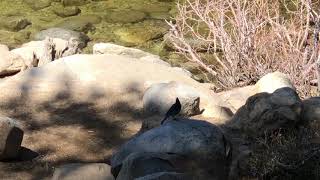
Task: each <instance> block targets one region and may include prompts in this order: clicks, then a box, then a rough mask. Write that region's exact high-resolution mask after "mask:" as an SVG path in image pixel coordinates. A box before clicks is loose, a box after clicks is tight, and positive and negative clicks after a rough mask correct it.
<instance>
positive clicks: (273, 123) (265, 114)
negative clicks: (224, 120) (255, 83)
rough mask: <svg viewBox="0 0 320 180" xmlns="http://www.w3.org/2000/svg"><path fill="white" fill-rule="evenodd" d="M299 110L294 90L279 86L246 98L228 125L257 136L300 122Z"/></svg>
mask: <svg viewBox="0 0 320 180" xmlns="http://www.w3.org/2000/svg"><path fill="white" fill-rule="evenodd" d="M301 110H302V103H301V100H300V98H299V96H298V94H297V93H296V92H295V90H293V89H291V88H288V87H286V88H281V89H278V90H276V91H275V92H274V93H272V94H270V93H259V94H256V95H254V96H251V97H250V98H248V100H247V101H246V104H245V105H244V106H242V107H241V108H240V109H239V110H238V111H237V112H236V114H235V115H234V116H233V118H232V119H231V121H230V123H229V125H228V126H229V127H231V128H234V129H240V130H241V131H242V132H244V133H246V134H247V135H248V136H250V137H258V136H262V135H264V134H265V133H268V132H272V131H274V130H277V129H286V128H290V127H293V126H295V125H296V124H297V123H300V115H301Z"/></svg>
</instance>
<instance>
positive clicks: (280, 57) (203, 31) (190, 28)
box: [168, 0, 319, 97]
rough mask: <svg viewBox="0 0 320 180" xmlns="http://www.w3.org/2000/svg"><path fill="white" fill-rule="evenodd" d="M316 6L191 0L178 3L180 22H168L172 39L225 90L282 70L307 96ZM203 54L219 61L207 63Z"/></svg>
mask: <svg viewBox="0 0 320 180" xmlns="http://www.w3.org/2000/svg"><path fill="white" fill-rule="evenodd" d="M315 6H316V5H315V4H314V3H311V1H310V0H291V1H290V0H279V1H274V0H273V1H271V0H257V1H255V0H214V1H211V0H186V1H185V2H183V3H182V2H181V3H179V4H178V12H179V13H178V15H177V16H176V18H175V22H174V23H173V22H168V23H169V25H170V27H171V31H170V35H169V37H170V39H171V42H172V43H173V45H174V46H175V48H176V49H177V50H178V51H179V52H180V53H182V54H184V55H185V57H186V58H188V59H189V60H190V61H193V62H196V63H198V64H199V65H200V66H201V67H202V68H203V69H205V70H206V71H208V72H209V73H211V74H212V75H214V76H215V77H216V78H217V84H218V86H219V87H220V88H222V89H229V88H233V87H237V86H244V85H248V84H253V83H254V82H256V81H257V80H258V79H259V78H260V77H261V76H263V75H265V74H266V73H268V72H273V71H276V70H277V71H281V72H283V73H286V74H289V76H290V78H291V79H292V81H293V82H294V84H295V85H296V87H297V89H298V91H299V93H300V95H301V96H303V97H306V96H310V92H311V82H312V81H314V80H316V79H317V73H316V67H317V66H316V65H317V63H316V62H317V60H318V57H319V52H318V39H319V38H318V33H319V32H318V31H319V28H318V27H317V26H318V24H319V19H318V14H317V12H316V11H315V9H316V8H315ZM312 23H313V24H312ZM314 23H315V24H314ZM315 27H316V28H315ZM190 39H191V40H190ZM194 42H196V43H194ZM199 44H200V45H199ZM200 52H201V53H203V52H206V53H207V54H209V55H210V56H212V57H213V58H215V60H216V62H217V64H214V65H213V64H208V63H206V61H205V59H203V58H202V56H201V53H200Z"/></svg>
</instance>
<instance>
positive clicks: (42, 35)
mask: <svg viewBox="0 0 320 180" xmlns="http://www.w3.org/2000/svg"><path fill="white" fill-rule="evenodd" d="M46 37H50V38H60V39H64V40H66V41H69V40H70V39H71V38H72V39H74V40H76V41H78V42H79V47H80V48H84V47H85V46H86V45H87V42H88V41H89V37H88V36H87V35H85V34H83V33H80V32H76V31H72V30H68V29H63V28H49V29H46V30H43V31H40V32H39V33H37V34H36V35H35V37H34V39H35V40H38V41H42V40H44V39H46Z"/></svg>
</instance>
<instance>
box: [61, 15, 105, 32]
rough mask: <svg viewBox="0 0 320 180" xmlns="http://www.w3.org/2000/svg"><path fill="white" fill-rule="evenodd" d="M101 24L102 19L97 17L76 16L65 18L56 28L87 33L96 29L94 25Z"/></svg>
mask: <svg viewBox="0 0 320 180" xmlns="http://www.w3.org/2000/svg"><path fill="white" fill-rule="evenodd" d="M100 22H101V18H100V16H97V15H85V16H74V17H68V18H64V19H63V20H62V22H59V23H58V24H56V25H55V27H59V28H63V29H69V30H72V31H78V32H84V33H87V32H89V31H93V30H94V29H95V27H94V24H99V23H100Z"/></svg>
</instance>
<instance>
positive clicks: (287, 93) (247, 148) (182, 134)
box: [0, 1, 320, 180]
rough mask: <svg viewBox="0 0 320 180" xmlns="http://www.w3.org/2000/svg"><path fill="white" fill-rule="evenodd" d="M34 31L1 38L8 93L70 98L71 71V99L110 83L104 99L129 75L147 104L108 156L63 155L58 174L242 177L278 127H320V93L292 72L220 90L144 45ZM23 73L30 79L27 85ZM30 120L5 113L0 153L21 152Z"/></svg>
mask: <svg viewBox="0 0 320 180" xmlns="http://www.w3.org/2000/svg"><path fill="white" fill-rule="evenodd" d="M63 2H64V3H66V5H67V4H68V3H69V1H63ZM70 2H71V3H73V1H70ZM77 2H78V1H77ZM57 13H58V12H57ZM36 37H37V39H36V41H32V42H29V43H26V44H23V45H22V46H21V47H19V48H16V49H12V50H9V48H8V47H6V46H5V45H0V54H1V55H2V56H1V57H0V65H1V66H0V75H1V76H3V77H6V79H4V80H1V81H0V88H2V87H6V89H10V90H6V91H3V93H2V95H1V96H0V97H1V99H2V100H3V101H5V100H6V98H8V97H10V98H11V97H14V96H15V95H17V94H18V95H20V96H24V95H25V93H26V92H27V93H29V94H28V97H30V99H29V100H27V101H28V103H39V102H42V101H44V100H48V99H50V98H51V96H53V94H55V95H56V94H57V95H58V96H59V98H62V99H63V98H67V97H68V96H72V95H70V94H67V95H66V94H61V93H60V94H59V93H58V92H60V89H59V88H62V89H63V90H64V91H65V90H71V88H70V84H68V83H62V85H61V81H62V79H67V78H70V79H71V80H72V82H73V83H74V84H72V85H73V89H72V93H73V94H74V96H73V100H74V101H75V100H76V99H77V100H82V101H84V99H85V97H86V92H88V91H89V89H92V87H95V88H94V89H96V92H101V93H107V94H108V93H109V91H110V92H111V90H112V92H113V95H112V96H113V97H112V96H106V97H105V99H104V101H111V99H112V98H115V97H116V96H125V95H124V94H125V93H124V90H125V88H123V86H124V85H128V82H131V81H132V82H134V83H133V84H134V87H127V88H126V90H128V89H129V90H130V91H133V92H143V93H142V94H141V95H138V96H132V97H128V99H129V100H130V101H137V104H141V106H139V108H140V109H141V113H142V114H143V117H144V118H143V121H142V124H141V129H140V130H139V132H137V133H136V134H135V135H134V136H133V137H131V138H130V139H128V140H127V141H126V142H125V143H124V144H122V145H120V146H119V147H117V148H116V150H114V152H113V154H112V156H111V157H110V158H109V160H108V161H109V162H100V163H71V164H63V165H60V166H57V167H55V170H54V172H53V175H51V176H52V179H54V180H58V179H59V180H76V179H90V180H102V179H104V180H105V179H108V180H112V179H117V180H156V179H164V180H171V179H172V180H175V179H183V180H187V179H200V180H201V179H212V180H215V179H216V180H222V179H239V178H240V177H241V176H250V175H252V171H253V170H252V164H250V163H252V162H251V160H252V159H254V157H257V156H255V155H256V154H258V155H259V153H260V149H257V147H258V146H260V145H261V144H263V145H264V146H265V147H267V148H266V149H270V148H269V147H270V146H271V145H273V146H274V147H275V149H276V148H278V147H277V146H276V144H277V143H276V142H275V141H273V140H275V139H277V138H279V136H281V138H282V137H287V136H289V135H291V133H292V132H296V131H299V129H301V128H309V129H310V132H311V131H312V132H317V131H318V129H317V127H319V120H320V118H319V117H320V116H319V109H320V103H319V102H320V101H319V99H318V98H317V97H314V98H310V99H307V100H301V99H300V97H299V96H298V94H297V93H296V91H295V89H294V85H293V84H292V83H291V82H290V80H289V78H288V77H287V76H286V75H284V74H282V73H280V72H274V73H270V74H267V75H266V76H264V77H262V78H261V79H260V81H258V82H257V84H256V85H254V86H247V87H243V88H238V89H234V90H230V91H226V92H221V93H218V94H215V93H213V92H212V91H211V90H210V84H204V83H198V82H197V81H195V80H193V79H192V78H191V73H190V72H188V71H186V70H184V69H182V68H176V67H171V65H170V64H169V63H167V62H165V61H163V60H161V59H160V58H159V57H158V56H155V55H152V54H149V53H146V52H144V51H141V50H138V49H133V48H127V47H122V46H119V45H115V44H110V43H98V44H95V45H94V46H93V54H86V55H79V54H78V53H80V52H81V49H82V48H83V47H84V44H85V43H86V38H85V37H83V36H82V34H80V33H76V32H73V31H69V30H64V29H60V28H52V29H47V30H44V31H41V32H40V33H39V34H38V35H37V36H36ZM34 67H38V68H34ZM62 73H64V74H62ZM28 78H29V79H28ZM107 78H109V79H107ZM26 80H27V81H28V86H23V85H22V83H25V81H26ZM18 87H23V88H21V89H19V88H18ZM89 87H90V88H89ZM98 87H99V88H98ZM97 89H98V90H97ZM115 92H116V93H115ZM96 94H97V93H96ZM5 97H6V98H5ZM110 98H111V99H110ZM176 98H179V100H180V102H181V110H180V112H179V113H178V115H176V116H175V117H172V118H171V119H170V120H168V121H165V122H164V123H163V124H160V122H161V121H162V120H163V118H164V116H165V114H166V113H167V111H168V109H169V108H170V107H171V106H172V105H173V104H174V103H175V101H176ZM19 103H21V104H23V103H25V102H19ZM32 107H36V106H32ZM52 108H53V105H52ZM73 110H74V109H73ZM73 110H71V111H70V112H68V113H70V114H72V113H73V112H72V111H73ZM53 112H56V111H53ZM110 123H114V122H110ZM27 124H28V122H27ZM31 126H32V125H31ZM24 128H26V127H22V126H21V125H20V124H19V120H14V119H11V118H7V117H5V116H2V117H1V118H0V161H10V160H19V159H21V154H22V153H21V143H22V140H23V135H24V130H23V129H24ZM31 129H32V128H31ZM29 130H30V128H29V129H28V131H29ZM106 133H108V132H106ZM317 135H319V134H317V133H315V134H314V136H313V137H310V138H311V139H314V138H317V137H316V136H317ZM275 137H276V138H275ZM39 138H41V137H39ZM290 138H294V137H292V136H290ZM306 138H307V137H304V139H306ZM308 138H309V137H308ZM263 140H264V141H263ZM110 141H112V139H111V140H110ZM48 143H56V142H48ZM57 143H58V142H57ZM310 143H311V144H312V142H311V141H310ZM279 144H281V143H279ZM279 146H280V145H279ZM263 152H265V151H262V153H263ZM319 152H320V151H319ZM260 154H261V153H260ZM300 155H301V154H300ZM252 157H253V158H252ZM270 158H272V157H270ZM309 159H312V157H311V158H309ZM309 159H308V160H309ZM276 160H277V161H278V160H279V162H277V163H278V164H277V165H278V166H277V168H278V169H279V168H280V167H282V168H283V167H284V166H281V162H280V161H281V159H276ZM299 160H301V159H298V160H297V162H295V165H296V164H299V163H298V162H300V161H299ZM261 163H263V162H260V164H261ZM268 163H269V162H266V164H268ZM257 164H259V163H257ZM300 164H301V163H300ZM268 165H269V164H268ZM275 166H276V165H275ZM303 166H304V163H302V164H301V166H299V167H296V166H294V167H295V168H297V169H298V168H302V167H303ZM250 167H251V169H250ZM286 167H287V166H286ZM308 168H315V169H316V168H318V167H309V166H308ZM257 169H258V168H257ZM257 169H254V170H255V171H256V172H257V173H258V172H259V171H258V170H257ZM250 173H251V174H250ZM272 173H274V172H272ZM255 175H256V176H260V175H270V174H255ZM312 177H314V176H312Z"/></svg>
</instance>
